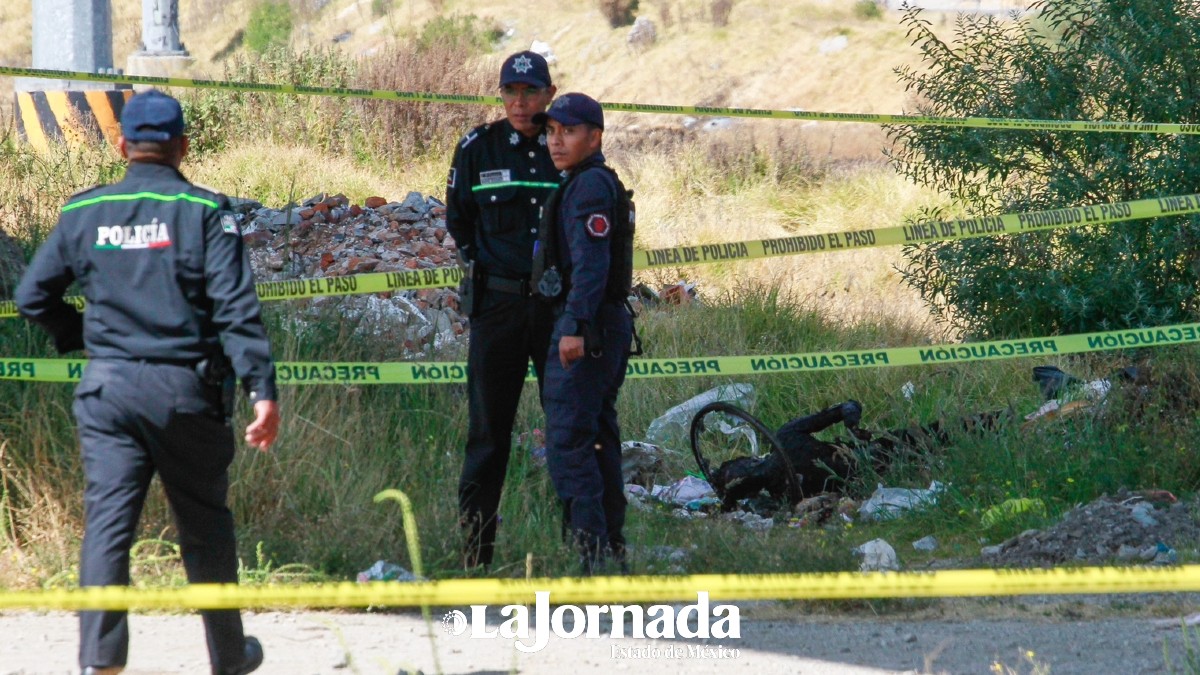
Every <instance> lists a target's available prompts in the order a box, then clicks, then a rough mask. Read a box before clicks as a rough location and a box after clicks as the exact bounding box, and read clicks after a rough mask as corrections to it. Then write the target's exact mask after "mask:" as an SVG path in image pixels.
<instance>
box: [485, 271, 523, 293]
mask: <svg viewBox="0 0 1200 675" xmlns="http://www.w3.org/2000/svg"><path fill="white" fill-rule="evenodd" d="M483 285H484V288H486V289H488V290H489V291H499V292H500V293H511V294H513V295H519V296H521V297H523V298H527V297H529V295H530V288H529V280H528V279H509V278H508V277H497V276H493V275H491V274H488V275H485V276H484V277H483Z"/></svg>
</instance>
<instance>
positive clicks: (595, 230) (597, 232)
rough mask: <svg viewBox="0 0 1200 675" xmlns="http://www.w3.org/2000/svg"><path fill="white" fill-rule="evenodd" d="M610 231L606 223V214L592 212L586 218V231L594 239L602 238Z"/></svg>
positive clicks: (610, 228)
mask: <svg viewBox="0 0 1200 675" xmlns="http://www.w3.org/2000/svg"><path fill="white" fill-rule="evenodd" d="M610 231H612V227H611V226H610V225H609V224H608V216H606V215H604V214H603V213H593V214H592V215H590V216H588V219H587V233H588V235H589V236H591V237H594V238H596V239H603V238H605V237H607V236H608V233H609V232H610Z"/></svg>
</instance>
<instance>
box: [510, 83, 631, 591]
mask: <svg viewBox="0 0 1200 675" xmlns="http://www.w3.org/2000/svg"><path fill="white" fill-rule="evenodd" d="M534 119H535V121H540V122H545V124H546V133H547V138H548V140H549V145H550V156H551V157H552V158H553V159H554V165H555V166H556V167H558V168H559V169H561V170H563V171H566V172H568V173H567V176H566V178H565V179H564V181H563V184H562V186H561V187H560V188H559V189H558V191H557V192H555V193H554V195H553V196H552V197H551V202H550V203H549V204H547V205H546V216H545V220H543V222H542V226H541V228H540V229H541V236H540V237H539V240H538V246H537V250H536V252H535V254H534V263H533V278H534V279H535V281H536V284H537V288H538V292H539V294H540V295H542V296H543V297H545V298H547V299H548V300H549V302H550V303H551V305H552V307H553V308H554V316H555V317H556V320H555V324H554V333H553V335H552V337H551V344H550V349H549V350H548V353H547V357H546V359H547V362H546V388H545V392H544V393H543V396H542V404H543V406H544V408H545V412H546V463H547V467H548V468H549V470H550V478H551V480H552V481H553V483H554V489H555V491H556V492H557V493H558V496H559V499H560V500H562V502H563V508H564V519H565V523H564V525H565V530H566V533H567V535H568V537H569V539H570V543H571V544H572V545H573V546H575V547H576V548H577V551H578V552H579V554H580V561H581V563H582V572H583V574H585V575H590V574H593V573H596V572H597V571H599V570H600V568H601V567H602V566H603V565H605V563H606V560H610V561H612V562H613V563H615V565H616V566H617V567H618V570H619V571H621V572H624V571H625V564H624V559H625V537H624V535H623V533H622V529H623V528H624V525H625V493H624V481H623V480H622V478H621V430H620V427H619V426H618V424H617V409H616V403H617V393H618V392H619V391H620V388H621V383H622V382H624V381H625V367H626V365H627V364H628V362H629V355H630V351H629V348H630V344H631V342H632V341H633V317H632V312H631V310H630V308H629V305H628V298H629V291H630V285H631V283H632V277H633V233H634V232H633V227H634V217H633V203H632V201H631V200H630V195H629V193H627V192H626V190H625V187H624V186H623V185H622V184H621V181H620V179H619V178H617V175H616V173H615V172H614V171H613V170H612V169H610V168H609V167H608V166H606V165H605V163H604V154H603V153H602V152H601V144H602V137H603V134H604V112H603V110H602V109H601V107H600V104H599V103H597V102H596V101H595V100H594V99H592V98H591V97H589V96H586V95H584V94H564V95H563V96H560V97H559V98H558V99H557V100H555V101H554V104H553V105H551V106H550V108H549V109H548V110H547V111H546V112H545V113H544V114H542V115H539V116H538V117H536V118H534Z"/></svg>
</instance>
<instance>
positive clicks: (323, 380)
mask: <svg viewBox="0 0 1200 675" xmlns="http://www.w3.org/2000/svg"><path fill="white" fill-rule="evenodd" d="M1197 342H1200V323H1185V324H1175V325H1170V326H1158V327H1155V328H1136V329H1127V330H1118V331H1105V332H1099V333H1078V334H1075V335H1060V336H1058V337H1038V338H1025V339H1019V340H995V341H992V342H972V343H966V344H947V345H930V346H927V347H893V348H882V349H861V350H848V351H839V352H809V353H799V354H765V355H762V356H702V357H692V358H676V359H631V360H630V361H629V366H628V367H627V368H626V371H625V372H626V377H629V378H658V377H687V376H697V375H763V374H769V373H784V372H821V371H831V370H847V369H851V368H882V367H887V366H917V365H926V364H934V363H948V362H971V361H992V360H999V359H1012V358H1020V357H1023V356H1041V357H1047V356H1054V355H1059V354H1080V353H1084V352H1099V351H1106V350H1111V349H1127V348H1142V347H1161V346H1166V345H1182V344H1195V343H1197ZM86 364H87V361H86V360H83V359H21V358H0V380H21V381H26V382H76V381H78V380H79V378H80V377H81V376H82V375H83V368H84V366H85V365H86ZM275 370H276V377H277V378H278V382H279V384H293V385H301V384H449V383H458V382H466V379H467V366H466V363H464V362H461V361H452V362H428V361H424V362H420V361H400V362H386V363H369V362H363V363H323V362H288V361H285V362H280V363H277V364H275ZM529 378H530V379H533V370H532V366H531V367H530V371H529Z"/></svg>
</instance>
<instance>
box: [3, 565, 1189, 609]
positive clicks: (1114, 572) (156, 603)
mask: <svg viewBox="0 0 1200 675" xmlns="http://www.w3.org/2000/svg"><path fill="white" fill-rule="evenodd" d="M1197 590H1200V565H1181V566H1178V567H1080V568H1057V569H1035V570H997V569H988V570H942V571H937V572H887V573H884V572H835V573H810V574H745V575H732V574H730V575H720V574H699V575H692V576H654V577H592V578H586V579H584V578H557V579H528V580H524V579H519V580H518V579H452V580H447V581H432V582H414V583H404V584H398V583H395V582H373V583H365V584H354V583H340V584H306V585H296V586H280V585H276V586H238V585H234V584H207V585H206V584H199V585H192V586H186V587H183V588H161V589H158V588H128V587H124V586H108V587H99V588H84V589H78V590H53V589H52V590H42V591H8V592H4V591H0V609H14V608H36V609H59V610H81V609H106V610H125V609H134V608H140V609H232V608H249V607H366V606H369V605H381V606H389V605H390V606H395V607H401V606H406V607H417V606H451V607H452V606H456V605H459V606H462V605H477V604H480V603H486V604H533V602H534V600H535V596H534V594H535V593H537V592H542V593H549V594H550V601H551V602H553V603H554V604H614V603H639V602H678V601H685V602H687V601H691V602H694V601H695V600H696V597H697V594H698V593H700V592H705V593H708V594H709V597H710V599H712V600H765V599H773V600H833V599H850V598H936V597H985V596H1010V595H1043V594H1045V595H1067V594H1071V595H1073V594H1092V593H1155V592H1158V593H1162V592H1177V591H1197Z"/></svg>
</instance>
